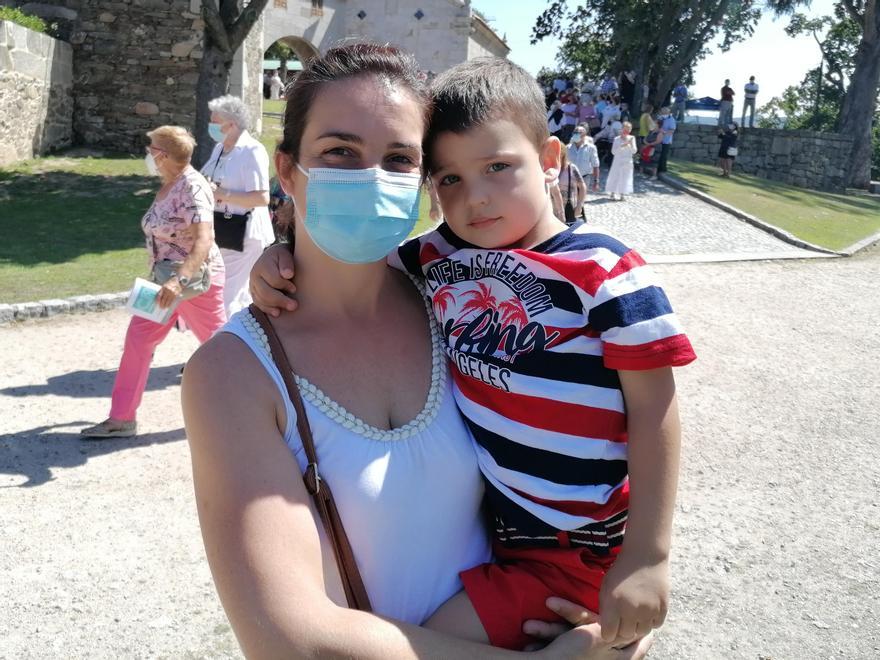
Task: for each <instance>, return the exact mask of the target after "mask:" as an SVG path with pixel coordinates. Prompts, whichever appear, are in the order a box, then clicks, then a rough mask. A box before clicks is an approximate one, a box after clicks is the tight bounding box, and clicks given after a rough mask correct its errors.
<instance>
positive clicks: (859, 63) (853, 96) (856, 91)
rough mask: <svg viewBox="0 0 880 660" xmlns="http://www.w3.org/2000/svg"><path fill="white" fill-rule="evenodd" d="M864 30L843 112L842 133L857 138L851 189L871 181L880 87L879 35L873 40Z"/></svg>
mask: <svg viewBox="0 0 880 660" xmlns="http://www.w3.org/2000/svg"><path fill="white" fill-rule="evenodd" d="M865 32H866V34H865V36H864V37H863V38H862V41H861V43H860V44H859V50H858V51H857V52H856V59H855V68H854V69H853V73H852V76H851V77H850V82H849V89H847V92H846V96H845V97H844V99H843V108H842V110H841V112H840V133H843V134H845V135H852V136H853V138H854V139H855V142H854V143H853V150H852V155H851V156H850V161H849V172H848V173H847V185H848V186H850V187H852V188H867V187H868V184H869V183H870V181H871V121H872V120H873V118H874V108H875V106H876V104H877V89H878V86H880V35H878V34H877V31H876V30H875V31H874V33H873V36H874V39H873V43H871V42H869V41H868V34H867V33H868V30H865Z"/></svg>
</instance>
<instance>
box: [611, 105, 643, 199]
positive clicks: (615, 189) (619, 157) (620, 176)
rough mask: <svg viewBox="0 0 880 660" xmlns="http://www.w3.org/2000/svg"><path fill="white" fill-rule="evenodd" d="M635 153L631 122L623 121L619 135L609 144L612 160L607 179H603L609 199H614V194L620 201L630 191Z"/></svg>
mask: <svg viewBox="0 0 880 660" xmlns="http://www.w3.org/2000/svg"><path fill="white" fill-rule="evenodd" d="M635 153H636V139H635V137H634V136H633V135H632V124H630V123H629V122H628V121H625V122H623V124H621V128H620V135H618V136H617V137H615V138H614V143H613V144H612V145H611V154H612V155H613V156H614V160H613V161H612V162H611V169H610V170H609V172H608V179H607V180H606V181H605V192H607V193H609V194H610V195H611V199H614V195H615V194H616V195H618V196H619V199H620V201H621V202H622V201H623V199H624V195H629V194H631V193H632V191H633V156H634V155H635Z"/></svg>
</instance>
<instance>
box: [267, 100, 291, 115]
mask: <svg viewBox="0 0 880 660" xmlns="http://www.w3.org/2000/svg"><path fill="white" fill-rule="evenodd" d="M285 103H286V101H267V100H266V99H263V112H277V113H279V114H284V105H285Z"/></svg>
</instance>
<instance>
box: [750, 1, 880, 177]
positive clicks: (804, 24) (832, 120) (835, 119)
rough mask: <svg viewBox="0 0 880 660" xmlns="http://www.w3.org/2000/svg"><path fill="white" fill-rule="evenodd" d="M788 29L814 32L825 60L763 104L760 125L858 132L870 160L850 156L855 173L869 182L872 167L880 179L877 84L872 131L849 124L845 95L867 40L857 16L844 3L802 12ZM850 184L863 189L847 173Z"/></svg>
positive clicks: (874, 91) (849, 89)
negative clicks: (816, 13)
mask: <svg viewBox="0 0 880 660" xmlns="http://www.w3.org/2000/svg"><path fill="white" fill-rule="evenodd" d="M786 32H787V33H788V34H789V35H791V36H797V35H800V34H811V35H812V36H813V38H814V39H815V41H816V44H817V46H818V47H819V51H820V53H821V55H822V61H821V63H820V65H819V67H817V68H815V69H812V70H811V71H809V72H807V75H806V76H805V77H804V79H803V81H801V83H800V85H793V86H791V87H789V88H787V89H786V90H785V91H784V92H783V94H782V96H781V97H776V98H773V99H771V100H770V102H769V103H767V105H765V106H763V107H762V108H761V115H762V116H763V118H762V119H761V120H759V126H765V127H771V126H772V127H779V126H784V127H785V128H790V129H795V130H797V129H805V130H816V131H840V132H841V133H846V134H850V135H853V136H854V137H855V138H856V142H857V144H858V143H859V142H861V143H862V145H863V146H865V147H866V149H865V151H866V152H867V158H868V163H867V164H866V165H862V164H857V163H856V162H855V159H856V158H857V157H859V156H858V154H857V153H854V154H853V157H852V159H851V164H852V167H851V171H852V173H853V174H855V173H861V174H862V176H863V177H864V178H863V180H864V181H865V182H867V180H868V179H869V178H870V174H871V168H872V167H873V175H874V176H877V177H880V112H878V108H877V103H878V101H880V95H878V91H880V90H878V89H877V87H876V86H875V87H874V89H873V102H872V103H871V104H869V105H870V112H871V114H870V115H869V117H868V121H867V131H866V132H863V133H861V134H859V133H857V132H853V130H852V129H851V128H848V127H847V126H846V125H845V123H844V114H843V110H844V106H845V104H846V99H847V97H851V90H852V88H853V85H854V84H856V83H855V80H856V78H855V71H856V67H857V63H858V57H859V48H860V44H861V42H862V40H863V36H862V28H861V26H860V25H859V24H858V23H857V22H856V21H854V20H853V19H852V17H851V15H850V14H849V13H848V12H847V11H846V9H845V8H844V7H843V4H842V3H838V5H837V6H836V7H835V12H834V16H821V17H818V18H813V19H808V18H807V17H805V16H803V15H801V14H795V15H793V16H792V18H791V22H790V24H789V26H788V27H787V28H786ZM872 117H873V123H874V129H873V133H872V129H871V123H872ZM872 153H873V166H872V163H871V154H872ZM861 157H864V155H862V156H861ZM864 167H867V168H868V172H863V171H862V168H864ZM848 183H849V185H851V186H854V187H860V186H859V184H858V182H857V181H856V180H855V179H853V178H849V177H848Z"/></svg>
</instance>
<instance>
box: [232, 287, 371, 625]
mask: <svg viewBox="0 0 880 660" xmlns="http://www.w3.org/2000/svg"><path fill="white" fill-rule="evenodd" d="M249 310H250V313H251V314H252V315H253V317H254V318H255V319H256V320H257V323H259V324H260V327H261V328H263V331H264V332H265V333H266V338H267V339H268V341H269V351H270V353H271V356H272V360H273V361H274V362H275V366H276V367H278V370H279V371H280V372H281V377H282V378H283V379H284V385H285V386H286V387H287V396H288V397H289V398H290V402H291V403H292V404H293V409H294V410H295V411H296V428H297V430H298V431H299V435H300V438H301V440H302V445H303V449H304V450H305V453H306V459H307V460H308V465H307V466H306V471H305V474H303V482H304V483H305V486H306V490H307V491H308V492H309V495H311V496H312V500H313V501H314V503H315V507H316V508H317V510H318V515H319V516H320V518H321V522H322V523H323V524H324V530H325V531H326V532H327V537H328V538H329V539H330V543H331V544H332V545H333V554H334V555H335V556H336V564H337V566H338V567H339V575H340V577H341V578H342V587H343V589H344V590H345V599H346V600H347V601H348V606H349V607H350V608H352V609H357V610H362V611H364V612H372V606H371V605H370V598H369V596H368V595H367V589H366V587H364V582H363V580H362V579H361V574H360V571H359V570H358V567H357V562H356V561H355V558H354V552H353V551H352V549H351V544H350V543H349V542H348V536H346V534H345V528H344V527H343V526H342V520H341V518H340V517H339V510H338V509H337V508H336V503H335V502H334V501H333V493H331V492H330V487H329V486H328V485H327V482H326V481H324V480H323V479H322V478H321V475H320V473H319V472H318V454H317V452H316V451H315V442H314V439H313V438H312V429H311V427H310V426H309V420H308V417H307V416H306V409H305V406H304V405H303V400H302V395H301V394H300V391H299V387H298V386H297V384H296V380H295V379H294V377H293V368H292V367H291V366H290V361H289V360H288V359H287V353H285V351H284V347H283V346H282V345H281V340H280V339H279V338H278V334H277V333H276V332H275V328H273V327H272V323H271V322H270V321H269V318H268V317H267V316H266V315H265V314H264V313H263V312H262V311H260V310H259V308H257V306H256V305H253V304H252V305H251V306H250V307H249Z"/></svg>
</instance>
